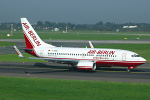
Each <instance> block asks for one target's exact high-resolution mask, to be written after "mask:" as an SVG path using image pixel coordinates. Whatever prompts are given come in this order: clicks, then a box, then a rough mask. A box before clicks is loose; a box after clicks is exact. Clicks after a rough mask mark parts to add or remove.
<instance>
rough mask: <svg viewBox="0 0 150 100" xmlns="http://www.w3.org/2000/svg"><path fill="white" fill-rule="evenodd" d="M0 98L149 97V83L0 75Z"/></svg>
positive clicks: (88, 99)
mask: <svg viewBox="0 0 150 100" xmlns="http://www.w3.org/2000/svg"><path fill="white" fill-rule="evenodd" d="M0 80H1V82H0V99H1V100H10V99H11V100H120V99H121V100H127V99H128V100H137V99H138V100H149V99H150V95H149V94H150V91H149V90H150V84H144V83H143V84H142V83H121V82H99V81H79V80H60V79H41V78H12V77H0Z"/></svg>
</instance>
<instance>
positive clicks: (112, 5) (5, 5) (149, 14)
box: [0, 0, 150, 24]
mask: <svg viewBox="0 0 150 100" xmlns="http://www.w3.org/2000/svg"><path fill="white" fill-rule="evenodd" d="M22 17H24V18H27V19H28V20H29V22H30V23H35V22H37V21H42V22H45V21H49V22H65V23H68V22H70V23H73V24H96V23H97V22H99V21H103V22H114V23H118V24H121V23H128V22H133V23H150V0H0V22H1V23H6V22H17V23H20V18H22Z"/></svg>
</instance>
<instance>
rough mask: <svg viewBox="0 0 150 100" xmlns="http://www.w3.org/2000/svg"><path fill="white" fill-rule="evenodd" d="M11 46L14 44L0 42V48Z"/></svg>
mask: <svg viewBox="0 0 150 100" xmlns="http://www.w3.org/2000/svg"><path fill="white" fill-rule="evenodd" d="M12 45H15V43H12V42H1V41H0V47H4V46H12Z"/></svg>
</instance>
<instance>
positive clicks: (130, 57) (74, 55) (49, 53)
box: [35, 47, 146, 66]
mask: <svg viewBox="0 0 150 100" xmlns="http://www.w3.org/2000/svg"><path fill="white" fill-rule="evenodd" d="M35 51H36V55H37V56H38V57H42V58H52V59H71V60H77V62H78V61H80V60H91V61H95V62H96V64H98V65H109V66H112V65H118V66H119V65H120V66H137V65H139V64H141V63H143V62H144V63H145V61H146V60H145V59H144V58H142V57H139V56H138V54H136V53H134V52H131V51H127V50H120V49H104V48H103V49H101V48H68V47H53V48H48V47H43V48H38V47H37V48H35Z"/></svg>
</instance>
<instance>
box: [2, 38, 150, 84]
mask: <svg viewBox="0 0 150 100" xmlns="http://www.w3.org/2000/svg"><path fill="white" fill-rule="evenodd" d="M0 41H9V42H10V41H11V42H14V43H16V45H17V46H18V47H19V48H23V47H25V43H24V40H22V39H19V40H18V39H15V40H7V39H0ZM44 41H46V42H47V43H50V41H49V40H44ZM149 41H150V40H140V41H139V40H130V41H126V42H125V40H120V41H119V40H116V41H115V40H112V41H110V40H109V41H94V42H93V45H100V44H109V42H110V43H113V44H115V43H148V44H149V43H150V42H149ZM51 43H52V44H53V45H55V46H61V45H62V46H68V47H85V46H88V41H75V40H64V41H63V40H53V41H51ZM21 52H23V51H21ZM10 53H16V52H15V50H14V49H13V46H9V47H0V54H10ZM71 68H72V67H71V66H68V65H65V64H57V63H46V62H45V63H38V62H25V63H23V62H0V76H11V77H38V78H39V77H40V78H53V79H71V80H90V81H111V82H136V83H150V63H146V64H144V65H141V66H139V67H137V68H136V69H132V70H131V72H130V73H128V72H127V67H112V68H105V67H103V68H97V70H96V71H92V72H91V71H72V70H71Z"/></svg>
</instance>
